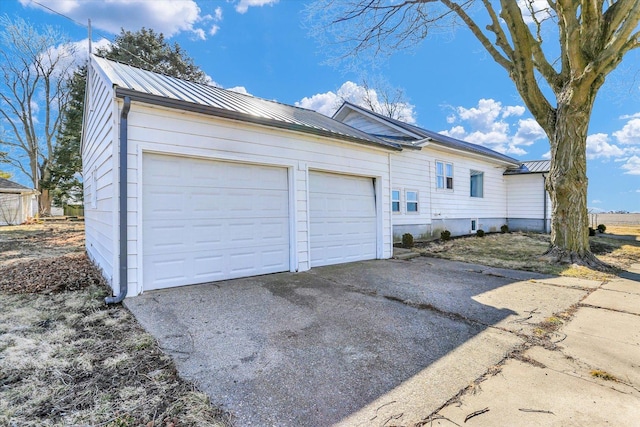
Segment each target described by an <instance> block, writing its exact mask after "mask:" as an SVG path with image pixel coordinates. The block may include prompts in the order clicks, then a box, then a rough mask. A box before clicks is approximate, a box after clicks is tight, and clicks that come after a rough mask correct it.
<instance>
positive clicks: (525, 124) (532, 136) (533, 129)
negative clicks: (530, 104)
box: [513, 107, 547, 147]
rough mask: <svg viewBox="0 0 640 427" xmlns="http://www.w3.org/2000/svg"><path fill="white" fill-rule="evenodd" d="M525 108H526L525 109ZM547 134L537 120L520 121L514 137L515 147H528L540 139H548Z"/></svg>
mask: <svg viewBox="0 0 640 427" xmlns="http://www.w3.org/2000/svg"><path fill="white" fill-rule="evenodd" d="M523 108H524V107H523ZM546 137H547V134H546V133H544V130H543V129H542V127H540V125H539V124H538V122H536V121H535V119H531V118H528V119H522V120H518V130H517V131H516V134H515V136H514V137H513V145H516V146H517V145H524V146H525V147H528V146H530V145H533V143H534V142H535V141H537V140H539V139H543V138H546Z"/></svg>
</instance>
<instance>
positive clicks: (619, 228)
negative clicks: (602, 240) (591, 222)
mask: <svg viewBox="0 0 640 427" xmlns="http://www.w3.org/2000/svg"><path fill="white" fill-rule="evenodd" d="M606 233H607V234H616V235H618V236H635V237H638V238H640V225H607V230H606Z"/></svg>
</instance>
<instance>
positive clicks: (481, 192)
mask: <svg viewBox="0 0 640 427" xmlns="http://www.w3.org/2000/svg"><path fill="white" fill-rule="evenodd" d="M474 176H480V177H481V178H480V186H479V192H478V194H476V195H474V194H473V185H472V181H473V177H474ZM469 197H473V198H479V199H482V198H483V197H484V172H483V171H479V170H474V169H471V170H470V171H469Z"/></svg>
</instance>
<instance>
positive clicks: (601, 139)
mask: <svg viewBox="0 0 640 427" xmlns="http://www.w3.org/2000/svg"><path fill="white" fill-rule="evenodd" d="M623 155H624V151H623V150H621V149H620V148H619V147H618V146H616V145H612V144H609V135H607V134H606V133H596V134H593V135H589V136H587V159H597V158H607V159H608V158H611V157H620V156H623Z"/></svg>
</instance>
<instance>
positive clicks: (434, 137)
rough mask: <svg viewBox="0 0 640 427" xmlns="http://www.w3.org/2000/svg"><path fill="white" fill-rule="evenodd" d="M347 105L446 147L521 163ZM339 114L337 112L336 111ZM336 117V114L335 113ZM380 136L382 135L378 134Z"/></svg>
mask: <svg viewBox="0 0 640 427" xmlns="http://www.w3.org/2000/svg"><path fill="white" fill-rule="evenodd" d="M345 104H346V105H348V106H349V107H352V108H355V109H358V110H366V112H367V113H370V114H372V115H374V116H376V117H378V118H380V119H381V120H384V121H387V122H389V123H392V124H394V125H396V126H398V127H400V128H402V129H404V130H406V131H408V132H411V133H413V134H415V135H418V136H420V137H422V138H429V139H431V140H433V141H434V142H436V143H438V144H441V145H443V146H445V147H449V148H454V149H457V150H462V151H467V152H472V153H476V154H480V155H483V156H487V157H492V158H494V159H497V160H501V161H503V162H508V163H512V164H519V163H521V162H520V161H519V160H517V159H514V158H513V157H509V156H507V155H504V154H502V153H498V152H497V151H494V150H492V149H490V148H487V147H484V146H482V145H478V144H472V143H470V142H466V141H461V140H459V139H455V138H451V137H449V136H446V135H442V134H439V133H437V132H433V131H430V130H426V129H422V128H420V127H418V126H414V125H410V124H408V123H405V122H402V121H400V120H396V119H392V118H390V117H386V116H383V115H381V114H378V113H376V112H374V111H371V110H367V109H363V108H362V107H359V106H357V105H355V104H352V103H350V102H345ZM336 114H337V113H336ZM334 117H335V115H334ZM377 136H378V137H379V138H380V135H377Z"/></svg>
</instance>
